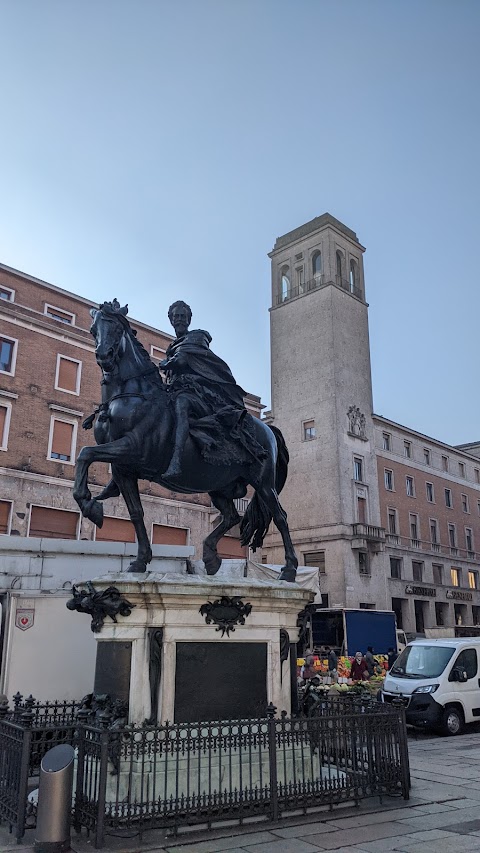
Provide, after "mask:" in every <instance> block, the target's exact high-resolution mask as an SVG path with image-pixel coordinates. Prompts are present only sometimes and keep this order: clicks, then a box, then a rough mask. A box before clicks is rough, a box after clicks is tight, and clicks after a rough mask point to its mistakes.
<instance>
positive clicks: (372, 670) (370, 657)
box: [365, 646, 375, 678]
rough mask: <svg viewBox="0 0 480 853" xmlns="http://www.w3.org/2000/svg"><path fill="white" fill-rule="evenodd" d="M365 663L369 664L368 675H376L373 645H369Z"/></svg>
mask: <svg viewBox="0 0 480 853" xmlns="http://www.w3.org/2000/svg"><path fill="white" fill-rule="evenodd" d="M365 663H366V665H367V672H368V677H369V678H371V677H372V675H375V658H374V656H373V646H368V648H367V654H366V655H365Z"/></svg>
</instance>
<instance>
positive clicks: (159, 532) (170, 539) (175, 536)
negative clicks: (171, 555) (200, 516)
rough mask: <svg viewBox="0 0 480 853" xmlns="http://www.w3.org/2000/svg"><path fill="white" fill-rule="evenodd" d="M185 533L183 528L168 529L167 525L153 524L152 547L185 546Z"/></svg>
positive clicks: (186, 531)
mask: <svg viewBox="0 0 480 853" xmlns="http://www.w3.org/2000/svg"><path fill="white" fill-rule="evenodd" d="M187 533H188V530H185V528H184V527H169V526H168V525H167V524H154V525H153V535H152V545H186V544H187Z"/></svg>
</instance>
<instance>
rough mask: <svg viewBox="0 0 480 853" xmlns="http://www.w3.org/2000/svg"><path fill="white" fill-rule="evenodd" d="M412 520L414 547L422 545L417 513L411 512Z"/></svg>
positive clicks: (412, 542) (411, 531) (411, 535)
mask: <svg viewBox="0 0 480 853" xmlns="http://www.w3.org/2000/svg"><path fill="white" fill-rule="evenodd" d="M409 522H410V539H411V545H412V548H419V547H420V537H419V531H418V515H417V514H416V513H413V512H411V513H410V515H409Z"/></svg>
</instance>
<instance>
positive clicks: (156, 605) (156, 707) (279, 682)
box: [93, 567, 313, 723]
mask: <svg viewBox="0 0 480 853" xmlns="http://www.w3.org/2000/svg"><path fill="white" fill-rule="evenodd" d="M238 574H239V576H238V577H234V576H232V572H231V571H228V567H225V569H223V567H222V570H221V573H219V574H218V575H215V576H214V577H205V576H201V577H200V576H194V575H189V574H186V573H181V572H178V573H169V574H167V573H165V574H162V573H159V572H149V573H147V574H146V575H135V574H126V573H114V574H113V573H112V574H108V575H105V576H102V577H100V578H96V579H95V580H94V581H93V584H94V587H95V589H96V590H99V591H100V590H102V589H106V588H107V587H109V586H115V587H116V588H117V589H118V590H119V591H120V592H121V594H122V595H123V596H124V597H125V598H126V599H128V601H129V602H131V603H132V604H134V605H135V607H134V609H133V610H132V612H131V614H130V615H129V616H127V617H122V616H118V617H117V619H118V622H117V623H114V622H113V621H111V619H110V618H109V617H106V619H105V623H104V626H103V628H102V630H101V632H100V633H99V634H97V635H96V639H97V640H98V643H99V647H98V649H97V669H96V677H95V692H112V690H111V689H110V690H108V689H105V687H108V685H115V684H117V685H118V688H119V690H120V692H121V691H123V698H126V697H127V694H128V701H129V722H130V723H143V722H144V720H146V719H149V720H151V721H152V722H158V723H162V722H165V721H167V720H170V721H175V722H186V721H190V722H195V721H198V720H205V719H211V720H215V719H222V718H223V719H225V718H240V717H242V716H252V717H254V716H265V712H266V705H267V704H268V703H270V702H272V703H273V704H274V705H275V706H276V707H277V713H278V714H280V713H281V712H282V711H286V712H287V714H290V713H291V711H292V710H295V708H293V709H292V695H293V697H294V700H295V698H296V642H297V639H298V627H297V617H298V614H299V612H300V611H301V610H303V609H304V607H305V606H306V605H307V604H308V603H309V602H310V601H311V600H312V599H313V593H312V592H310V591H309V590H305V589H302V588H300V587H299V586H297V585H296V584H287V583H285V582H270V581H263V580H253V579H249V578H244V577H243V576H241V575H240V572H239V573H238ZM222 596H226V597H228V598H234V597H238V598H239V599H241V601H242V602H243V603H244V604H250V605H251V611H250V613H249V614H248V615H247V616H245V624H235V625H234V626H233V627H234V630H231V631H230V632H229V634H228V635H227V633H225V634H224V635H223V636H222V635H221V631H220V630H217V628H218V625H217V624H215V623H212V624H207V622H206V617H205V615H202V614H201V613H200V608H201V606H202V605H204V604H207V603H208V602H212V603H213V602H214V601H215V600H217V599H220V598H221V597H222ZM102 644H109V645H108V646H106V645H105V646H103V647H102Z"/></svg>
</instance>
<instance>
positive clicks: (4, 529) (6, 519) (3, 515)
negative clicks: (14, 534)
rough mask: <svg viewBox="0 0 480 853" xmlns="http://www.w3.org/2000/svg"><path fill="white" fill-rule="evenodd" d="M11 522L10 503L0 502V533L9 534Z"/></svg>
mask: <svg viewBox="0 0 480 853" xmlns="http://www.w3.org/2000/svg"><path fill="white" fill-rule="evenodd" d="M11 520H12V502H11V501H0V533H3V534H6V535H7V536H8V534H9V533H10V524H11Z"/></svg>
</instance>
